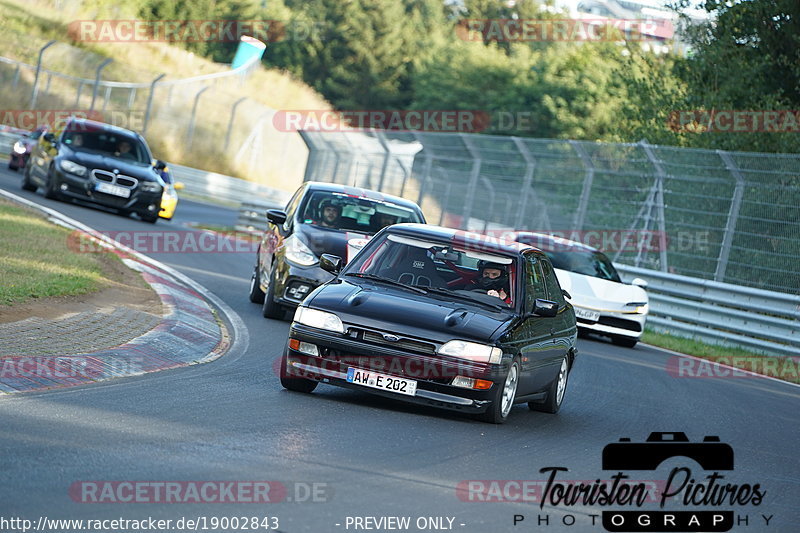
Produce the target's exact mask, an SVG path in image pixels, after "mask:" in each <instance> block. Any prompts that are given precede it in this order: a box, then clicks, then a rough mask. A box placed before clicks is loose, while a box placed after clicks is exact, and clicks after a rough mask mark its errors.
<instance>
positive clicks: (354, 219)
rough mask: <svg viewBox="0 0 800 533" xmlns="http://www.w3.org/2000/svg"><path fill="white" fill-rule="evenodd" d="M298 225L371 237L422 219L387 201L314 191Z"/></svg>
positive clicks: (406, 209) (410, 211)
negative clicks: (373, 234)
mask: <svg viewBox="0 0 800 533" xmlns="http://www.w3.org/2000/svg"><path fill="white" fill-rule="evenodd" d="M300 222H301V223H302V224H313V225H315V226H320V227H323V228H330V229H336V230H345V231H355V232H359V233H369V234H371V233H377V232H378V231H380V230H381V229H383V228H384V227H386V226H390V225H392V224H402V223H405V222H417V223H419V222H423V220H422V219H421V218H420V216H419V215H418V214H417V213H416V212H415V211H413V210H411V209H408V208H407V207H403V206H400V205H397V204H393V203H391V202H388V201H381V200H375V199H372V198H364V197H356V196H351V195H347V194H343V193H335V192H328V191H317V192H314V193H312V194H311V195H310V196H309V198H308V200H306V202H305V206H304V208H303V212H302V213H301V216H300Z"/></svg>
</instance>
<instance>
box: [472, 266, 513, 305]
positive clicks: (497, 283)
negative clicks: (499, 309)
mask: <svg viewBox="0 0 800 533" xmlns="http://www.w3.org/2000/svg"><path fill="white" fill-rule="evenodd" d="M478 273H479V275H478V277H477V278H476V279H475V280H474V281H473V285H472V286H470V287H468V288H469V289H472V290H481V291H486V294H488V295H489V296H496V297H498V298H500V299H501V300H503V301H504V302H506V303H510V300H511V296H510V294H509V293H510V292H511V291H510V289H509V287H508V269H507V267H506V265H501V264H500V263H491V262H489V261H479V262H478Z"/></svg>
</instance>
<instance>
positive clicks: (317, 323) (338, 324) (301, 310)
mask: <svg viewBox="0 0 800 533" xmlns="http://www.w3.org/2000/svg"><path fill="white" fill-rule="evenodd" d="M294 321H295V322H297V323H298V324H303V325H304V326H310V327H312V328H318V329H325V330H328V331H335V332H336V333H344V325H343V324H342V320H341V319H340V318H339V317H338V316H336V315H334V314H333V313H328V312H327V311H320V310H318V309H309V308H308V307H303V306H302V305H301V306H300V307H298V308H297V311H295V312H294Z"/></svg>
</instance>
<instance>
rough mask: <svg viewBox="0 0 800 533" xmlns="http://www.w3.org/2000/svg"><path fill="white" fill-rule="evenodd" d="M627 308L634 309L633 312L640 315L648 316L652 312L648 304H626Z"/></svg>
mask: <svg viewBox="0 0 800 533" xmlns="http://www.w3.org/2000/svg"><path fill="white" fill-rule="evenodd" d="M625 307H633V312H634V313H636V314H638V315H646V314H647V312H648V311H649V310H650V305H649V304H648V303H647V302H631V303H627V304H625Z"/></svg>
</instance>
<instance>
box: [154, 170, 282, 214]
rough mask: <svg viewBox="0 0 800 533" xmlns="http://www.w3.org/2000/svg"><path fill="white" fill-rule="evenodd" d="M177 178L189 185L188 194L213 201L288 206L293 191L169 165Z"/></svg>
mask: <svg viewBox="0 0 800 533" xmlns="http://www.w3.org/2000/svg"><path fill="white" fill-rule="evenodd" d="M169 167H170V168H171V169H172V175H173V176H174V177H175V180H176V181H181V182H183V184H184V185H185V186H186V188H185V189H184V190H185V191H186V193H188V194H190V195H192V196H194V197H197V198H201V199H203V200H206V201H210V202H220V201H222V202H225V203H229V204H243V203H245V202H249V201H252V200H253V199H257V200H259V201H260V202H263V203H264V204H265V205H268V206H269V207H276V206H281V207H283V206H284V205H286V202H287V201H288V200H289V198H290V197H291V196H292V193H290V192H286V191H281V190H279V189H273V188H271V187H266V186H264V185H260V184H258V183H253V182H251V181H245V180H243V179H239V178H234V177H231V176H225V175H224V174H217V173H216V172H207V171H205V170H198V169H196V168H191V167H184V166H181V165H170V166H169Z"/></svg>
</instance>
